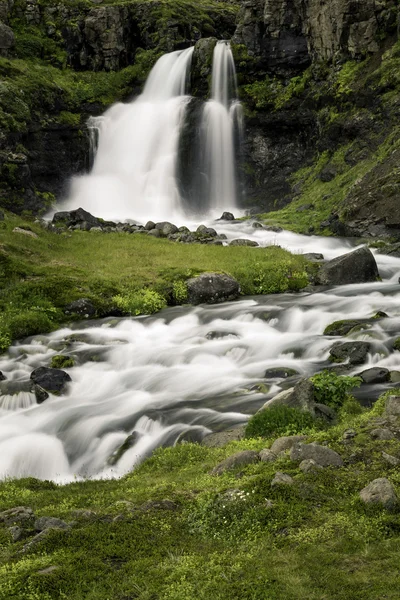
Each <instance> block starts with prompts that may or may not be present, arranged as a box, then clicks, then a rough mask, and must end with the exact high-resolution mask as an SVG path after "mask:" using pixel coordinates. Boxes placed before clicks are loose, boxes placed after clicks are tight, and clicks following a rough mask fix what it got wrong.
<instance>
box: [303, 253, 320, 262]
mask: <svg viewBox="0 0 400 600" xmlns="http://www.w3.org/2000/svg"><path fill="white" fill-rule="evenodd" d="M303 256H304V258H305V259H306V260H310V261H311V262H319V261H320V260H324V255H323V254H319V253H318V252H306V253H305V254H303Z"/></svg>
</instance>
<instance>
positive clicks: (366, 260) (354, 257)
mask: <svg viewBox="0 0 400 600" xmlns="http://www.w3.org/2000/svg"><path fill="white" fill-rule="evenodd" d="M378 279H379V272H378V267H377V264H376V261H375V258H374V256H373V254H372V252H371V250H369V248H366V247H363V248H358V249H357V250H354V251H353V252H349V253H348V254H343V255H342V256H338V257H337V258H334V259H333V260H330V261H329V262H327V263H326V264H325V265H322V267H321V268H320V270H319V272H318V275H317V281H318V283H319V284H320V285H346V284H349V283H366V282H369V281H377V280H378Z"/></svg>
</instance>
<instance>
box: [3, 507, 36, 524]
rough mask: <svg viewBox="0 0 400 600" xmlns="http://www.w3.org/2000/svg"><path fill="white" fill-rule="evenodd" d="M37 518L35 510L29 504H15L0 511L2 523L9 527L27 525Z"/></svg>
mask: <svg viewBox="0 0 400 600" xmlns="http://www.w3.org/2000/svg"><path fill="white" fill-rule="evenodd" d="M34 518H35V515H34V512H33V510H32V509H31V508H29V506H15V507H14V508H9V509H8V510H4V511H3V512H0V523H3V524H4V525H6V526H7V527H12V526H14V525H20V526H22V527H25V526H27V525H29V523H31V522H32V521H33V519H34Z"/></svg>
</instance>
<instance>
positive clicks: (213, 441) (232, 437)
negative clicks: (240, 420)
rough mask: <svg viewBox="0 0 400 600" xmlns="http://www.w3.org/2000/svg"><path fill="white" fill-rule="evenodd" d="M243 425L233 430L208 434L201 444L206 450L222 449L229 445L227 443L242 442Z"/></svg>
mask: <svg viewBox="0 0 400 600" xmlns="http://www.w3.org/2000/svg"><path fill="white" fill-rule="evenodd" d="M244 430H245V425H241V426H240V427H235V428H234V429H227V430H226V431H218V432H217V433H209V434H208V435H206V436H205V437H204V438H203V440H202V442H201V444H202V446H207V447H208V448H222V447H223V446H226V445H227V444H229V442H237V441H239V440H242V439H243V437H244Z"/></svg>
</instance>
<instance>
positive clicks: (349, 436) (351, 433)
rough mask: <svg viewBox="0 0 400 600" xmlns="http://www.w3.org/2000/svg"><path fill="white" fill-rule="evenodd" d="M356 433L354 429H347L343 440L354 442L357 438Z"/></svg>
mask: <svg viewBox="0 0 400 600" xmlns="http://www.w3.org/2000/svg"><path fill="white" fill-rule="evenodd" d="M356 435H357V434H356V432H355V431H354V429H346V431H345V432H344V433H343V436H342V437H343V440H352V439H354V438H355V437H356Z"/></svg>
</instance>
